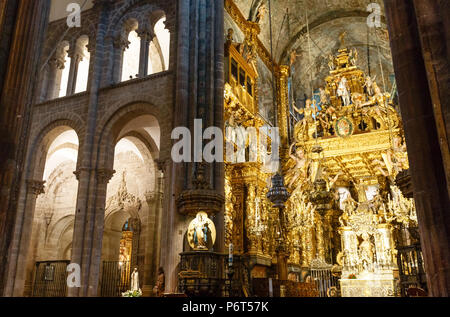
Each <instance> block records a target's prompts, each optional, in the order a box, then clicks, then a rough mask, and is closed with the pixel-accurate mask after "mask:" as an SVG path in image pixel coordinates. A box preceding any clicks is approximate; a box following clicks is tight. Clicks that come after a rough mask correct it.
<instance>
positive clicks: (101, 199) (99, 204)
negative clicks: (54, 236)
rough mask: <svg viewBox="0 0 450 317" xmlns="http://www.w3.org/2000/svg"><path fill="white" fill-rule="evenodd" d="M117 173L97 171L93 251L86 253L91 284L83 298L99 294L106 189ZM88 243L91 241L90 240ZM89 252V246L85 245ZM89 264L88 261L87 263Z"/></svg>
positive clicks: (92, 232)
mask: <svg viewBox="0 0 450 317" xmlns="http://www.w3.org/2000/svg"><path fill="white" fill-rule="evenodd" d="M114 173H115V171H114V170H110V169H107V168H105V169H97V171H96V183H97V184H96V185H97V186H96V188H95V208H94V210H92V218H93V220H94V223H93V224H92V225H91V228H87V229H90V230H92V231H91V232H90V233H91V235H92V241H91V243H90V247H91V248H92V250H90V252H86V254H85V256H86V258H90V263H89V284H88V289H87V294H83V295H82V296H86V295H87V296H91V297H96V296H99V294H98V284H99V279H100V264H101V260H102V244H103V231H104V227H105V204H106V189H107V186H108V183H109V181H110V180H111V178H112V177H113V175H114ZM86 241H89V240H88V239H87V240H86ZM85 245H86V247H87V251H88V249H89V244H87V243H86V244H85ZM86 263H87V261H86Z"/></svg>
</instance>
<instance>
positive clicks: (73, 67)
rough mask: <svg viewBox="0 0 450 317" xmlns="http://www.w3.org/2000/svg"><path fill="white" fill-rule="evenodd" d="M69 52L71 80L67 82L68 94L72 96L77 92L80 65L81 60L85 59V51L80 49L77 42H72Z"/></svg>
mask: <svg viewBox="0 0 450 317" xmlns="http://www.w3.org/2000/svg"><path fill="white" fill-rule="evenodd" d="M67 54H68V56H69V57H70V70H69V80H68V82H67V93H66V96H71V95H73V94H74V93H75V89H76V85H77V74H78V65H80V62H81V61H82V60H83V55H82V54H83V53H82V52H81V51H80V49H79V48H78V46H77V45H76V44H72V45H71V47H70V49H69V51H68V52H67Z"/></svg>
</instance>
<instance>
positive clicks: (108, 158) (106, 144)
mask: <svg viewBox="0 0 450 317" xmlns="http://www.w3.org/2000/svg"><path fill="white" fill-rule="evenodd" d="M159 113H160V112H159V108H158V107H156V106H153V105H152V104H151V103H149V102H139V101H138V102H132V103H129V104H127V105H125V106H123V107H120V108H119V109H118V110H116V111H111V112H110V113H107V114H106V115H105V117H104V119H103V120H101V121H100V124H99V127H102V128H101V131H98V132H97V135H98V136H99V137H98V144H99V150H98V154H97V155H98V161H99V164H100V165H101V166H105V167H109V168H112V165H113V161H112V159H113V157H114V155H113V153H114V148H115V144H116V143H117V142H118V141H119V139H120V133H121V130H122V129H123V128H124V127H125V126H126V124H127V123H128V122H130V121H131V120H133V119H135V118H138V117H140V116H143V115H150V116H152V117H154V118H155V120H156V123H157V124H158V126H159V129H160V136H161V139H163V137H164V136H165V134H166V133H167V131H163V130H162V129H161V125H160V120H159Z"/></svg>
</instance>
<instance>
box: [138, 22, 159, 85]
mask: <svg viewBox="0 0 450 317" xmlns="http://www.w3.org/2000/svg"><path fill="white" fill-rule="evenodd" d="M137 34H138V36H139V37H140V39H141V51H140V54H139V78H144V77H146V76H147V75H148V63H149V52H150V42H151V41H152V40H153V38H154V37H155V35H154V34H152V33H151V32H150V31H148V30H138V31H137Z"/></svg>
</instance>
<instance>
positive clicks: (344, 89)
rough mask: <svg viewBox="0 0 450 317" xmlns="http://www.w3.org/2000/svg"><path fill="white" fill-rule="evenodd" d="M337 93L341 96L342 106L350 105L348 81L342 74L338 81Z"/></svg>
mask: <svg viewBox="0 0 450 317" xmlns="http://www.w3.org/2000/svg"><path fill="white" fill-rule="evenodd" d="M337 95H338V96H339V97H341V98H342V103H343V105H344V106H349V105H350V103H351V100H350V88H349V86H348V81H347V78H346V77H345V76H342V78H341V79H340V81H339V85H338V89H337Z"/></svg>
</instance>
